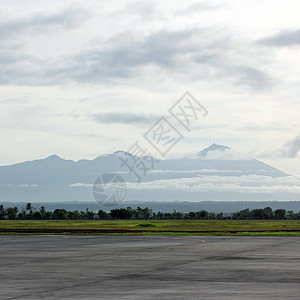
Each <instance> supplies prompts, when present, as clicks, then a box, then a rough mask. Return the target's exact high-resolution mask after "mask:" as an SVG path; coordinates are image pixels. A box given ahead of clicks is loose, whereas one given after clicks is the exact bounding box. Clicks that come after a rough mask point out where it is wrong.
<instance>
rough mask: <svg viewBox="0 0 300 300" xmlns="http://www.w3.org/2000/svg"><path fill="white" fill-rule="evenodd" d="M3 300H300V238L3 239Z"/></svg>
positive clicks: (0, 240) (0, 263)
mask: <svg viewBox="0 0 300 300" xmlns="http://www.w3.org/2000/svg"><path fill="white" fill-rule="evenodd" d="M0 299H230V300H232V299H239V300H240V299H264V300H266V299H298V300H299V299H300V238H298V237H213V236H211V237H209V236H206V237H204V236H202V237H201V236H73V235H56V236H55V235H51V236H45V235H7V236H6V235H2V236H0Z"/></svg>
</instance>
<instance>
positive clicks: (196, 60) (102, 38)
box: [0, 0, 300, 175]
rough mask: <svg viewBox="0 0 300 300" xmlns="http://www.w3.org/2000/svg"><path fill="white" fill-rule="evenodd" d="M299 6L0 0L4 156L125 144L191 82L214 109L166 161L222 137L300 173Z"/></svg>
mask: <svg viewBox="0 0 300 300" xmlns="http://www.w3.org/2000/svg"><path fill="white" fill-rule="evenodd" d="M299 10H300V3H299V1H296V0H293V1H292V0H286V1H279V0H277V1H276V0H259V1H257V0H252V1H249V0H248V1H246V0H231V1H212V0H210V1H189V0H186V1H174V0H172V1H168V0H166V1H153V0H151V1H148V0H145V1H125V0H122V1H93V0H90V1H63V0H60V1H55V0H53V1H44V0H39V1H33V0H28V1H26V2H25V1H17V0H0V34H1V39H0V137H1V147H0V165H9V164H13V163H17V162H22V161H27V160H34V159H38V158H43V157H47V156H50V155H52V154H54V153H55V154H57V155H59V156H60V157H63V158H65V159H72V160H79V159H93V158H95V157H97V156H99V155H101V154H104V153H112V152H114V151H117V150H125V151H126V150H128V149H129V148H130V147H131V145H132V144H133V143H134V142H135V141H137V140H143V138H142V137H143V135H144V133H145V132H147V131H148V129H149V128H150V127H151V126H152V125H153V124H154V123H155V122H156V120H157V119H159V118H160V117H166V118H168V119H170V120H172V116H171V115H170V114H169V111H168V110H169V109H170V107H172V105H173V104H174V103H176V101H177V100H178V99H180V97H181V96H182V95H183V94H184V93H185V92H186V91H189V92H190V93H191V94H192V95H193V97H194V98H196V99H197V101H198V102H199V103H201V105H202V106H203V107H205V109H206V110H207V111H208V114H207V116H206V117H205V118H201V119H199V120H198V121H197V124H196V125H195V126H194V127H193V129H192V130H191V131H187V130H185V129H184V128H182V127H180V124H176V125H174V126H176V128H177V129H178V130H180V133H181V134H182V136H183V139H182V140H180V141H179V142H178V143H177V144H176V147H173V148H172V151H170V152H169V153H168V158H171V157H180V156H184V155H187V154H192V153H196V152H198V151H200V150H202V149H203V148H205V147H207V146H209V145H210V144H212V143H217V144H222V145H226V146H229V147H231V148H232V149H235V150H236V151H237V153H242V154H243V155H247V157H249V156H250V157H253V158H257V159H260V160H262V161H264V162H266V163H268V164H271V165H272V166H274V167H277V168H279V169H281V170H282V171H285V172H287V173H289V174H292V175H300V157H299V151H300V124H299V111H300V101H299V94H300V76H299V75H300V52H299V50H300V26H299ZM172 122H174V124H175V123H176V120H172ZM144 142H145V145H146V144H147V141H144ZM148 146H149V145H148ZM152 154H153V155H154V156H157V157H160V156H159V153H156V152H155V149H152Z"/></svg>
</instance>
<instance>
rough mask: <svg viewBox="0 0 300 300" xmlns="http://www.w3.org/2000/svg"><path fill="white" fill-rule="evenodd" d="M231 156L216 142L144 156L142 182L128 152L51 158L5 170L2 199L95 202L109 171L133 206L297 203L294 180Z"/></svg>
mask: <svg viewBox="0 0 300 300" xmlns="http://www.w3.org/2000/svg"><path fill="white" fill-rule="evenodd" d="M232 153H234V151H233V150H232V149H231V148H229V147H227V146H222V145H217V144H212V145H211V146H209V147H208V148H205V149H203V150H202V151H200V152H198V153H196V154H195V155H193V156H190V157H184V158H177V159H165V160H161V159H154V158H151V157H144V159H145V160H148V161H149V159H151V160H152V161H155V163H154V168H153V169H151V168H150V170H147V171H146V170H144V173H143V176H142V180H141V182H140V183H137V178H136V177H135V176H134V174H130V170H129V169H126V167H124V166H122V161H121V159H123V161H124V160H125V159H133V160H138V159H140V158H138V157H136V156H134V155H132V154H130V153H128V152H124V151H116V152H114V153H112V154H104V155H100V156H98V157H97V158H95V159H93V160H79V161H77V162H75V161H73V160H65V159H62V158H60V157H59V156H57V155H51V156H49V157H47V158H45V159H38V160H33V161H27V162H23V163H18V164H13V165H9V166H1V167H0V201H6V202H7V201H18V202H36V201H38V202H41V201H42V202H43V201H45V202H47V201H50V202H56V201H58V202H59V201H91V200H92V199H93V196H92V192H91V189H92V187H93V184H94V182H95V180H96V179H97V178H98V177H99V176H100V175H101V174H104V173H117V174H118V175H119V176H122V178H123V179H124V181H125V182H126V184H127V190H128V191H127V197H126V199H125V200H124V201H129V202H130V201H141V202H143V201H166V202H168V201H206V200H209V201H212V200H213V201H231V200H238V201H243V200H251V201H253V200H260V201H263V200H266V201H269V200H270V201H271V200H281V201H283V200H297V199H298V196H299V191H298V186H297V183H296V184H295V180H296V179H295V178H294V177H292V176H289V175H288V174H286V173H284V172H282V171H280V170H278V169H276V168H274V167H272V166H270V165H268V164H266V163H264V162H262V161H259V160H256V159H249V158H244V159H241V158H237V159H234V157H233V156H232V155H228V154H232ZM222 156H223V157H222ZM228 157H229V158H228ZM295 186H296V188H295Z"/></svg>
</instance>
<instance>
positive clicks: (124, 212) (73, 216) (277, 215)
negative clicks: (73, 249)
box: [0, 203, 300, 220]
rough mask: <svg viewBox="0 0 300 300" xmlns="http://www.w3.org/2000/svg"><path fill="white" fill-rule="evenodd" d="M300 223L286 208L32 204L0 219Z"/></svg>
mask: <svg viewBox="0 0 300 300" xmlns="http://www.w3.org/2000/svg"><path fill="white" fill-rule="evenodd" d="M134 219H136V220H300V212H298V213H295V212H293V211H292V210H289V211H286V210H285V209H276V210H274V211H273V210H272V208H271V207H265V208H262V209H260V208H259V209H252V210H250V209H243V210H241V211H238V212H235V213H233V214H230V215H228V214H224V213H222V212H221V213H214V212H208V211H206V210H200V211H197V212H187V213H183V212H179V211H176V210H174V211H173V212H157V213H154V212H153V211H152V210H151V209H150V208H148V207H145V208H141V207H137V208H136V209H134V208H131V207H127V208H114V209H111V211H110V212H105V211H103V210H99V211H97V212H95V211H90V210H89V209H88V208H87V209H86V210H85V211H78V210H74V211H71V210H70V211H69V210H66V209H61V208H57V209H55V210H53V211H47V210H46V208H45V206H41V207H40V208H39V209H36V208H34V207H33V206H32V205H31V203H27V205H26V206H25V207H24V208H22V209H20V210H19V209H18V207H7V208H5V207H4V206H3V205H0V220H134Z"/></svg>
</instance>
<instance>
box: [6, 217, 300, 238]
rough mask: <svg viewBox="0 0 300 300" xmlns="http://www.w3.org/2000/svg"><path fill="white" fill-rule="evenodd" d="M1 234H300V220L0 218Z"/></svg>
mask: <svg viewBox="0 0 300 300" xmlns="http://www.w3.org/2000/svg"><path fill="white" fill-rule="evenodd" d="M0 234H126V235H128V234H147V235H148V234H155V235H157V234H161V235H241V236H300V221H215V220H213V221H195V220H187V221H185V220H184V221H183V220H180V221H176V220H174V221H170V220H166V221H148V220H147V221H145V220H125V221H124V220H122V221H112V220H109V221H0Z"/></svg>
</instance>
